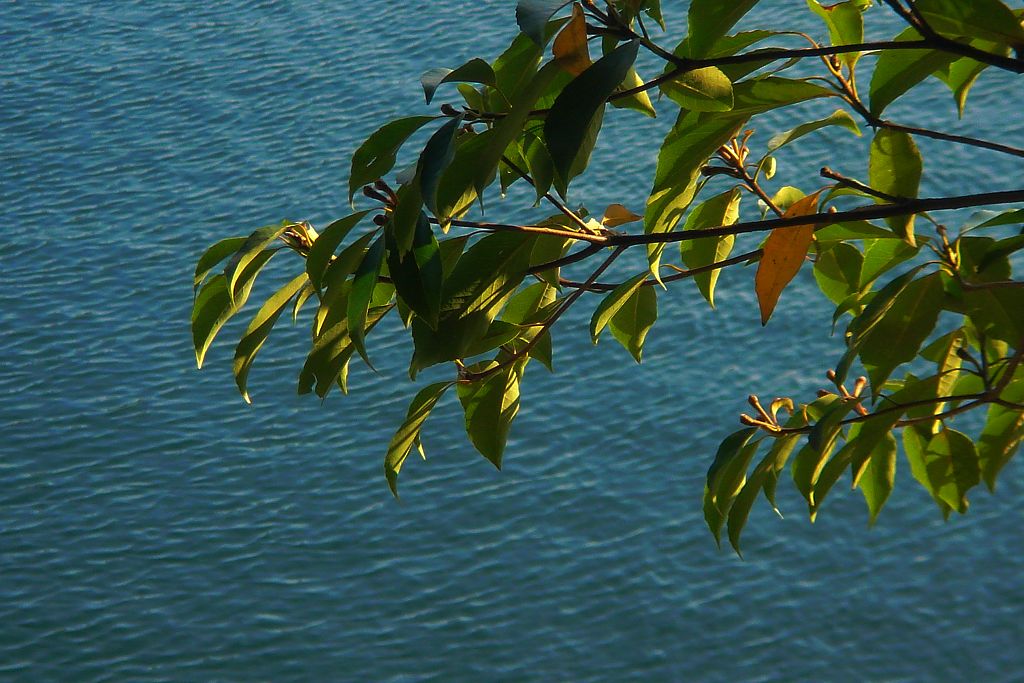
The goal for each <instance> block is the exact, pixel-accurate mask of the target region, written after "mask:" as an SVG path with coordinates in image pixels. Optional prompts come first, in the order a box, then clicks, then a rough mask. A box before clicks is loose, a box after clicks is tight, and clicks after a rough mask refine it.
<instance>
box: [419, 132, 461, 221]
mask: <svg viewBox="0 0 1024 683" xmlns="http://www.w3.org/2000/svg"><path fill="white" fill-rule="evenodd" d="M461 125H462V116H456V117H455V118H453V119H451V120H450V121H448V122H447V123H445V124H444V125H443V126H441V127H440V128H438V129H437V132H435V133H434V134H433V135H432V136H430V139H429V140H428V141H427V144H426V146H425V147H424V148H423V152H422V153H421V154H420V161H419V184H420V193H421V194H422V195H423V203H424V204H426V205H427V208H428V209H430V211H431V212H432V213H433V214H434V215H435V216H438V210H437V186H438V184H440V182H441V174H442V173H443V172H444V170H445V169H446V168H448V164H450V163H451V162H452V159H454V158H455V136H456V134H457V133H458V131H459V127H460V126H461ZM438 218H440V216H438Z"/></svg>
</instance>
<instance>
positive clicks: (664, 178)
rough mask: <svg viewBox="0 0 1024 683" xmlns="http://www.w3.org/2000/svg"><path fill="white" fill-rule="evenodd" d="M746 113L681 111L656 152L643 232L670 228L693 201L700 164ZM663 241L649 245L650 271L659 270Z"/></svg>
mask: <svg viewBox="0 0 1024 683" xmlns="http://www.w3.org/2000/svg"><path fill="white" fill-rule="evenodd" d="M746 120H747V119H746V117H742V116H733V115H732V113H729V114H709V113H698V112H686V111H681V112H680V113H679V117H678V119H677V120H676V123H675V125H674V126H673V127H672V130H670V131H669V133H668V135H667V136H666V137H665V142H664V143H663V144H662V146H661V150H660V151H659V153H658V168H657V171H656V173H655V176H654V187H653V188H652V189H651V195H650V197H649V198H648V199H647V209H646V211H645V213H644V232H645V233H647V234H659V233H665V232H672V230H674V229H675V227H676V224H677V223H678V222H679V220H680V219H681V218H682V216H683V214H684V213H685V212H686V209H687V207H689V206H690V203H691V202H692V201H693V196H694V193H695V191H696V182H697V178H698V176H699V174H700V168H701V166H703V165H704V164H705V163H706V162H707V160H708V157H710V156H711V155H712V154H714V152H715V150H717V149H718V148H719V147H721V146H722V145H723V144H725V143H726V142H728V140H729V139H730V138H731V137H733V135H735V134H736V132H737V131H739V129H740V127H742V126H743V124H744V123H745V122H746ZM664 248H665V247H664V245H649V246H648V248H647V258H648V261H649V262H650V263H651V271H652V272H653V273H655V274H657V272H658V262H659V261H660V258H661V253H662V251H664Z"/></svg>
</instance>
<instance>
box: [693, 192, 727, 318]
mask: <svg viewBox="0 0 1024 683" xmlns="http://www.w3.org/2000/svg"><path fill="white" fill-rule="evenodd" d="M740 198H741V194H740V190H739V188H733V189H732V190H729V191H728V192H724V193H722V194H720V195H716V196H714V197H712V198H711V199H708V200H707V201H704V202H702V203H700V204H698V205H697V206H695V207H693V209H692V210H691V211H690V213H689V215H688V216H687V217H686V223H685V224H684V225H683V230H684V231H685V230H700V229H703V228H712V227H717V226H720V225H732V224H733V223H735V222H736V221H737V220H739V216H740ZM735 242H736V237H735V235H722V236H721V237H702V238H700V239H696V240H684V241H682V242H680V243H679V252H680V255H681V257H682V259H683V263H685V264H686V267H687V268H691V269H693V268H701V267H703V266H707V265H710V264H712V263H717V262H719V261H723V260H725V259H727V258H729V254H730V253H732V248H733V244H734V243H735ZM720 272H721V271H719V270H712V271H710V272H707V273H699V274H697V275H695V276H694V277H693V281H694V283H695V284H696V285H697V288H698V289H699V290H700V293H701V295H702V296H703V297H704V298H705V299H706V300H707V302H708V303H709V304H710V305H711V307H712V308H714V307H715V284H716V283H717V282H718V275H719V273H720Z"/></svg>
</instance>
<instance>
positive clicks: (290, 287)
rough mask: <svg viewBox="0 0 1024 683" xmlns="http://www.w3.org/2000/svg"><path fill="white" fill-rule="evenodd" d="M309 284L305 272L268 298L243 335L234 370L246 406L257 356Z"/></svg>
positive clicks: (250, 401)
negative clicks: (272, 331) (282, 317)
mask: <svg viewBox="0 0 1024 683" xmlns="http://www.w3.org/2000/svg"><path fill="white" fill-rule="evenodd" d="M308 283H309V278H308V277H307V275H306V274H305V273H302V274H300V275H298V276H297V277H295V279H293V280H292V281H291V282H289V283H288V284H286V285H285V286H284V287H282V288H281V289H279V290H278V291H277V292H276V293H275V294H274V295H273V296H271V297H270V298H269V299H267V300H266V302H264V304H263V306H261V307H260V310H259V311H258V312H257V313H256V316H255V317H254V318H253V319H252V322H251V323H249V327H248V329H246V331H245V334H244V335H242V339H241V340H240V341H239V342H238V346H236V347H235V359H234V363H233V368H232V369H233V371H234V375H235V384H237V385H238V391H240V392H241V394H242V398H243V399H245V402H246V403H252V400H251V399H250V398H249V391H248V390H247V389H246V382H247V380H248V378H249V369H250V368H251V367H252V363H253V361H254V360H255V359H256V354H257V353H258V352H259V350H260V349H261V348H262V347H263V343H264V342H266V341H267V337H268V336H269V335H270V331H271V330H272V329H273V328H274V323H276V322H277V319H278V318H280V317H281V313H283V312H284V309H285V307H287V306H288V302H289V301H291V299H292V297H293V296H295V295H296V294H297V293H298V292H299V290H300V289H302V288H303V287H305V286H306V285H307V284H308Z"/></svg>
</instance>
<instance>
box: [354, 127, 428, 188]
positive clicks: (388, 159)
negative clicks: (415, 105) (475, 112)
mask: <svg viewBox="0 0 1024 683" xmlns="http://www.w3.org/2000/svg"><path fill="white" fill-rule="evenodd" d="M436 118H437V117H436V116H410V117H408V118H404V119H396V120H394V121H391V122H390V123H387V124H385V125H383V126H381V127H380V128H379V129H377V130H376V131H374V132H373V134H371V135H370V137H368V138H367V139H366V142H364V143H363V144H362V145H360V147H359V149H357V150H356V152H355V154H353V155H352V171H351V173H350V174H349V179H348V200H349V201H350V202H351V201H352V198H353V197H354V196H355V193H356V191H357V190H358V189H359V188H360V187H362V186H363V185H366V184H367V183H372V182H373V181H375V180H377V179H378V178H381V177H383V176H384V174H386V173H387V172H388V171H390V170H391V169H392V168H393V167H394V165H395V159H396V158H397V156H398V150H399V149H400V148H401V146H402V145H403V144H404V143H405V141H406V140H408V139H409V136H411V135H412V134H413V133H415V132H416V131H417V130H419V129H420V128H421V127H423V126H424V125H426V124H427V123H428V122H430V121H433V120H434V119H436Z"/></svg>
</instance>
